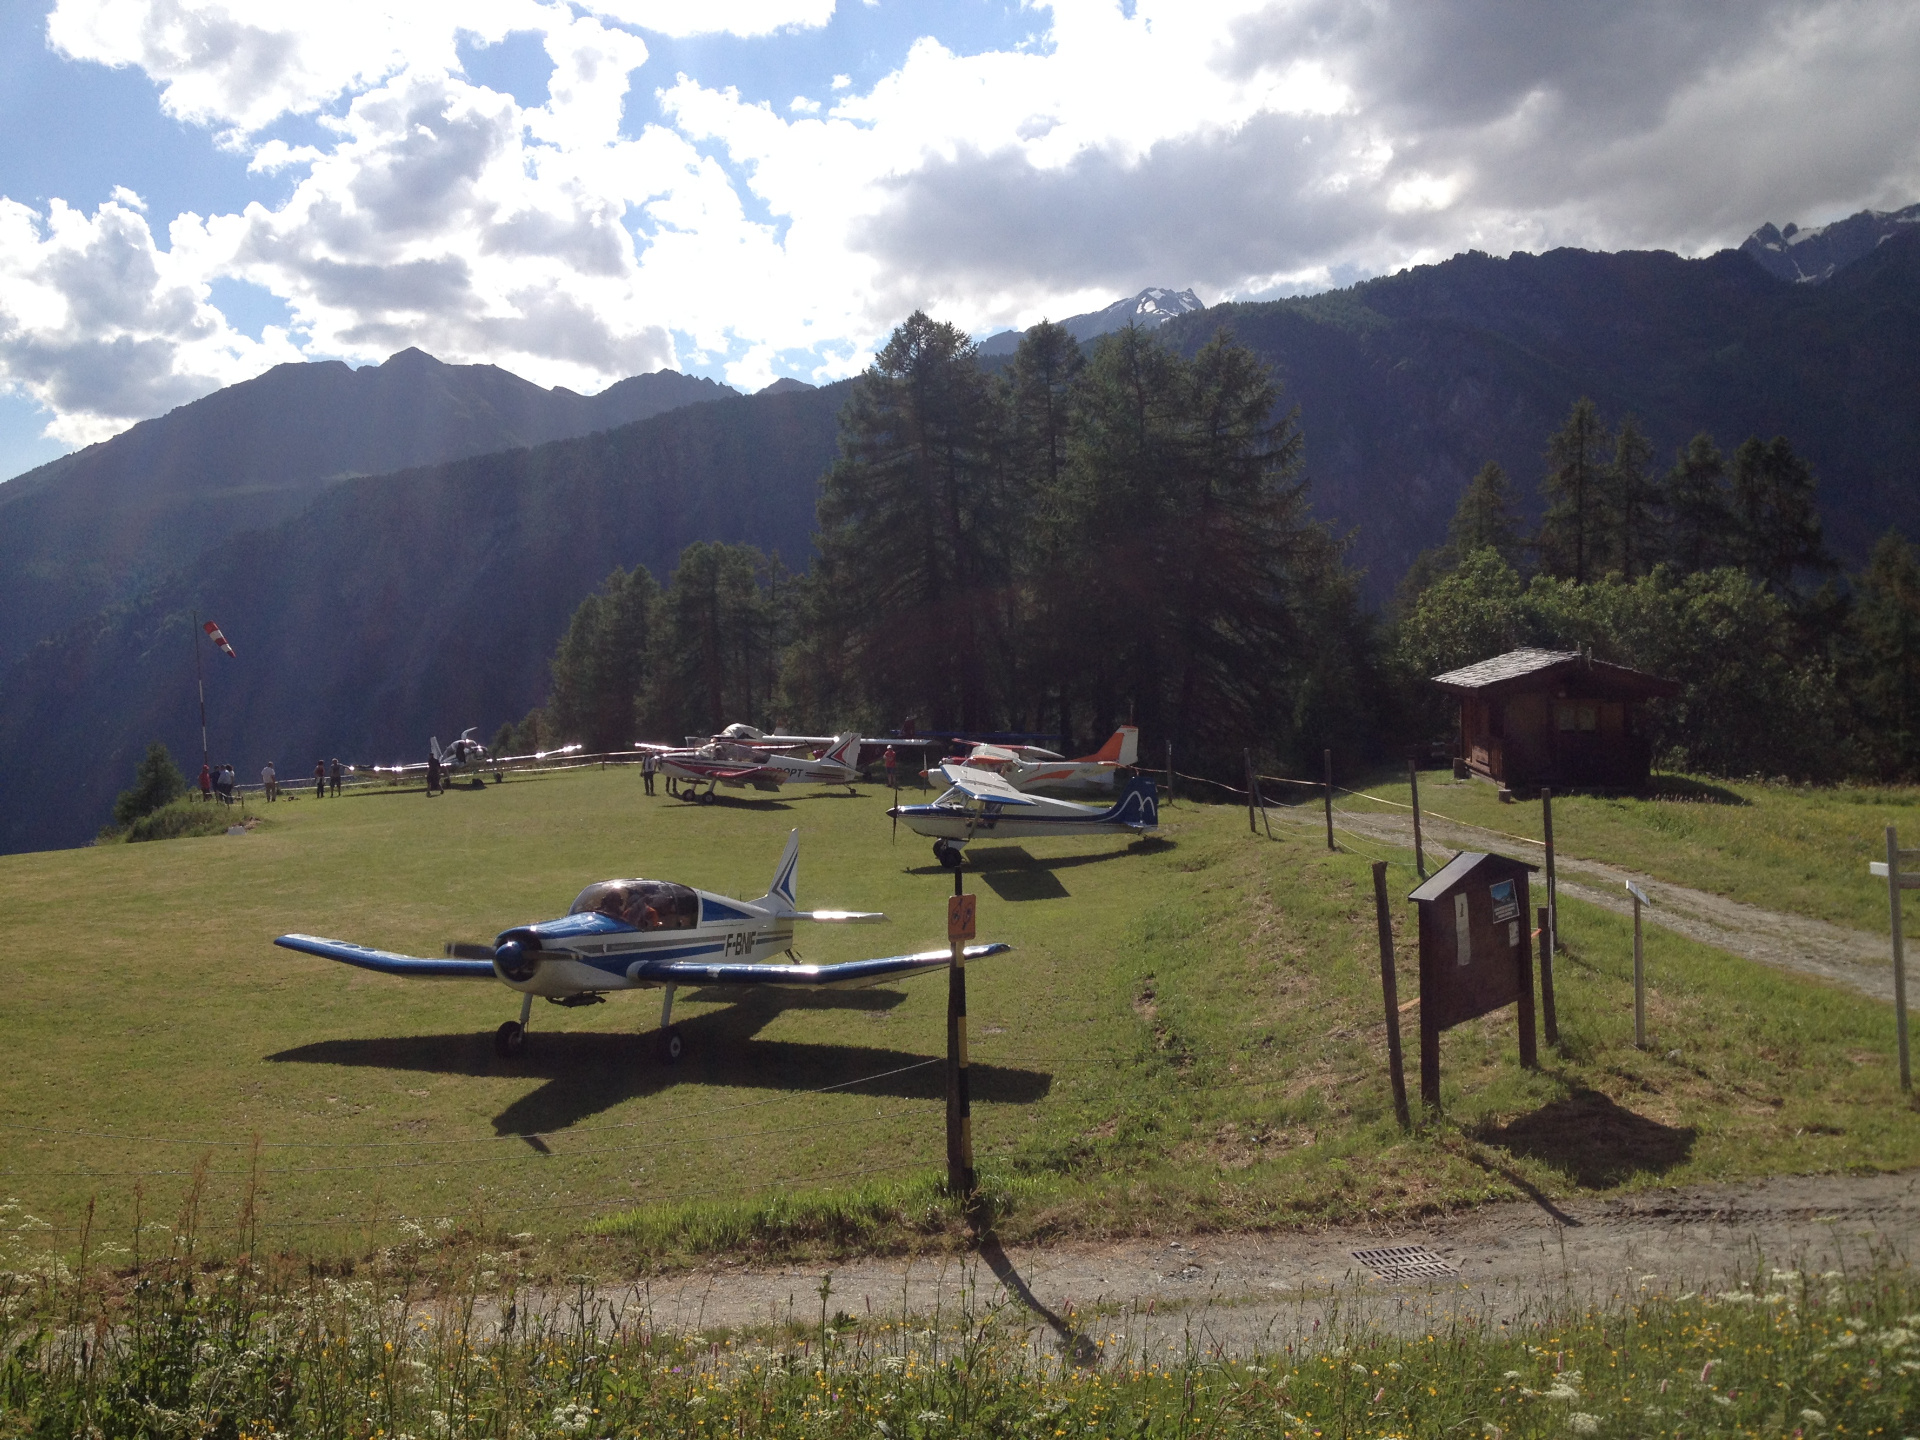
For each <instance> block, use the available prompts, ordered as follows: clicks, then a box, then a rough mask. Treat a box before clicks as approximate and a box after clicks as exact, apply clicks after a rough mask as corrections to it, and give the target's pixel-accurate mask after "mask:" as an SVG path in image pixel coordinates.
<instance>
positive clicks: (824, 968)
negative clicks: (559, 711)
mask: <svg viewBox="0 0 1920 1440" xmlns="http://www.w3.org/2000/svg"><path fill="white" fill-rule="evenodd" d="M799 867H800V832H799V831H798V830H795V831H793V832H792V833H791V834H790V835H788V837H787V848H786V851H785V853H783V854H782V855H781V857H780V868H779V869H778V870H776V871H774V876H773V883H772V885H770V886H769V887H768V888H767V893H766V894H765V895H762V896H761V897H760V898H759V899H758V900H735V899H733V898H731V897H730V896H726V895H715V894H713V893H711V892H709V891H706V890H695V889H693V888H692V887H690V886H686V885H676V884H673V883H671V882H670V881H665V880H602V881H600V882H599V883H598V884H595V885H589V886H588V887H587V888H586V889H584V890H582V891H581V892H580V893H579V895H577V896H575V897H574V901H573V904H572V905H571V906H570V907H569V908H568V910H567V913H566V914H565V915H564V916H562V917H561V918H560V919H558V920H543V921H541V922H539V923H538V924H534V925H516V926H515V927H513V928H512V929H511V930H503V931H501V932H500V934H499V935H498V936H497V937H496V938H495V940H494V943H493V944H492V945H449V946H447V954H446V956H445V958H443V959H438V960H428V959H422V958H420V957H418V956H413V955H396V954H394V953H393V952H391V951H388V950H372V949H369V948H368V947H366V946H364V945H354V944H352V943H350V942H348V941H345V940H328V939H324V938H323V937H321V936H318V935H282V936H280V937H279V938H278V939H277V940H275V941H274V942H273V943H274V944H276V945H281V946H284V947H285V948H287V949H289V950H299V951H303V952H304V953H306V954H308V955H318V956H321V957H322V958H324V959H327V960H339V961H341V962H343V963H345V964H348V965H358V966H360V967H361V968H362V969H365V970H378V971H380V972H381V973H383V974H387V975H408V976H418V977H425V978H438V979H453V980H496V979H497V980H499V981H501V982H502V983H503V984H505V985H507V986H508V987H509V988H511V989H514V990H517V991H519V992H520V994H521V996H522V997H523V998H522V1000H521V1002H520V1018H519V1019H518V1020H509V1021H507V1022H506V1023H505V1024H504V1025H502V1026H501V1027H500V1028H499V1030H497V1031H496V1032H495V1033H494V1037H493V1045H494V1049H495V1050H496V1051H498V1052H499V1054H500V1055H501V1056H503V1057H506V1058H511V1057H512V1056H514V1055H517V1054H519V1053H520V1050H521V1048H522V1047H523V1046H524V1045H525V1044H526V1036H527V1022H528V1020H529V1018H530V1017H531V1015H532V1012H533V1000H534V997H535V996H536V995H538V996H542V997H544V998H545V999H547V1000H549V1001H551V1002H553V1003H554V1004H556V1005H597V1004H599V1003H600V1002H601V1001H602V1000H604V999H606V997H607V993H608V992H609V991H613V990H653V989H664V990H665V991H666V998H665V1000H664V1002H663V1003H662V1004H661V1007H660V1035H661V1047H660V1048H661V1054H662V1057H663V1058H664V1059H665V1060H666V1061H667V1062H668V1063H669V1064H671V1063H672V1062H674V1061H676V1060H678V1059H679V1058H680V1053H681V1039H680V1032H679V1031H678V1030H676V1029H674V1028H673V997H674V992H675V991H676V990H678V989H679V987H680V986H682V985H701V986H719V987H736V988H738V989H740V990H741V991H742V992H743V993H744V992H745V991H747V990H752V989H757V988H761V987H765V986H783V987H788V988H798V989H808V990H860V989H865V988H866V987H867V986H870V985H879V984H882V983H884V982H886V981H888V980H898V979H904V978H905V977H907V976H909V975H919V974H923V973H925V972H926V971H929V970H938V969H941V968H943V967H944V966H946V965H947V963H948V961H949V959H950V958H951V952H950V951H948V950H947V949H944V948H942V949H939V950H922V951H919V952H917V953H915V954H912V955H889V956H885V957H883V958H881V959H877V960H849V961H846V962H844V963H842V964H839V965H802V964H800V963H798V962H797V961H793V963H773V956H775V955H778V954H780V953H782V952H784V953H785V954H786V955H787V956H788V959H789V961H792V959H793V924H794V921H796V920H814V921H823V922H827V923H839V924H849V923H852V924H858V923H861V922H866V921H878V920H885V919H886V918H887V917H886V916H885V915H882V914H880V913H878V912H877V911H862V910H802V909H800V908H799V905H798V902H797V901H796V899H795V898H794V892H795V884H796V876H797V874H798V871H799ZM1011 948H1012V947H1011V946H1009V945H1005V944H1000V943H992V944H984V945H969V946H967V948H966V957H967V959H969V960H977V959H982V958H984V957H986V956H988V955H1000V954H1004V953H1005V952H1006V951H1008V950H1010V949H1011Z"/></svg>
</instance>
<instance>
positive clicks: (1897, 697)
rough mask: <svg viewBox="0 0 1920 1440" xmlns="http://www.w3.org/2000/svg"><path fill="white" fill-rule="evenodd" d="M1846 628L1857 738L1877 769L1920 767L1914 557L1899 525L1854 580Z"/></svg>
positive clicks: (1918, 599) (1919, 597) (1912, 770)
mask: <svg viewBox="0 0 1920 1440" xmlns="http://www.w3.org/2000/svg"><path fill="white" fill-rule="evenodd" d="M1851 630H1852V637H1851V639H1852V644H1851V646H1850V649H1851V651H1852V654H1851V657H1850V658H1851V662H1852V663H1851V664H1850V666H1849V667H1848V668H1849V670H1850V671H1851V672H1852V673H1851V677H1850V678H1851V679H1852V686H1851V688H1852V690H1853V692H1854V695H1855V697H1856V700H1857V703H1858V705H1859V708H1860V715H1861V720H1862V722H1863V723H1862V725H1861V726H1860V731H1861V733H1860V734H1859V736H1858V738H1859V739H1860V740H1861V742H1862V743H1863V744H1864V746H1865V747H1866V749H1867V751H1868V753H1869V754H1871V755H1872V756H1873V757H1874V758H1875V759H1876V761H1877V762H1878V764H1879V766H1880V768H1881V769H1882V771H1883V772H1884V773H1887V774H1889V775H1892V776H1906V777H1911V776H1913V775H1915V774H1920V563H1917V562H1916V560H1915V558H1914V553H1913V547H1912V546H1910V545H1908V544H1907V542H1906V539H1905V537H1903V536H1902V535H1901V534H1900V533H1899V532H1898V531H1889V532H1888V533H1887V534H1886V535H1884V536H1882V537H1881V539H1880V543H1879V544H1877V545H1875V546H1874V547H1873V556H1872V558H1871V559H1870V560H1869V561H1868V562H1867V568H1866V572H1865V573H1864V574H1862V575H1861V576H1860V577H1859V579H1858V580H1857V581H1856V582H1855V584H1854V608H1853V617H1852V626H1851Z"/></svg>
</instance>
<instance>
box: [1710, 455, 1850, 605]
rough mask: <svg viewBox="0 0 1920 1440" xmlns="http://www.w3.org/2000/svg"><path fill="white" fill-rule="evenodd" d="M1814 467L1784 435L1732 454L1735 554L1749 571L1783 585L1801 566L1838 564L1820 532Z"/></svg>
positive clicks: (1766, 581)
mask: <svg viewBox="0 0 1920 1440" xmlns="http://www.w3.org/2000/svg"><path fill="white" fill-rule="evenodd" d="M1815 488H1816V487H1815V484H1814V478H1813V471H1812V469H1811V468H1810V467H1809V466H1808V464H1807V462H1806V461H1805V460H1803V459H1801V458H1800V457H1799V456H1798V455H1796V454H1794V452H1793V446H1792V445H1790V444H1789V443H1788V442H1787V438H1786V437H1785V436H1784V435H1777V436H1775V437H1774V438H1773V439H1772V440H1770V441H1767V442H1766V443H1764V444H1763V443H1761V440H1760V438H1759V437H1758V436H1754V437H1752V438H1750V439H1749V440H1747V441H1746V442H1745V443H1744V444H1743V445H1741V447H1740V448H1739V449H1738V450H1736V451H1734V454H1733V495H1732V500H1733V520H1734V534H1735V545H1736V552H1735V559H1736V561H1737V563H1739V564H1741V565H1744V566H1745V567H1746V570H1747V573H1748V574H1749V575H1752V576H1753V577H1754V578H1755V579H1756V580H1759V581H1760V582H1761V583H1763V584H1766V585H1770V586H1772V587H1773V588H1775V589H1776V590H1785V589H1787V588H1788V587H1789V586H1790V585H1791V584H1792V582H1793V577H1794V575H1795V574H1796V573H1797V572H1799V571H1801V570H1815V571H1827V570H1832V569H1833V568H1834V564H1833V558H1832V557H1831V556H1830V555H1828V554H1827V547H1826V543H1825V540H1824V538H1823V536H1822V534H1821V527H1820V511H1819V509H1818V508H1817V507H1816V505H1815V501H1814V491H1815Z"/></svg>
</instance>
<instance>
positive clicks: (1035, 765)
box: [926, 725, 1140, 790]
mask: <svg viewBox="0 0 1920 1440" xmlns="http://www.w3.org/2000/svg"><path fill="white" fill-rule="evenodd" d="M1139 760H1140V730H1139V727H1138V726H1135V725H1122V726H1121V727H1120V728H1119V729H1118V730H1116V731H1114V732H1113V734H1112V735H1110V736H1108V737H1107V743H1106V744H1104V745H1102V746H1101V747H1100V748H1099V749H1098V750H1096V751H1094V752H1093V754H1091V755H1082V756H1081V757H1080V758H1079V759H1077V760H1069V759H1067V758H1066V757H1065V756H1064V755H1056V754H1055V753H1054V752H1053V751H1051V750H1042V749H1041V748H1040V747H1039V746H1037V745H976V746H974V747H973V749H972V750H971V751H970V752H969V753H968V754H967V755H966V756H965V757H964V758H963V759H959V760H951V761H948V762H947V763H948V764H950V765H970V766H972V767H973V768H974V769H976V770H986V771H990V772H991V773H993V774H995V775H998V776H1000V777H1001V778H1002V779H1003V780H1005V781H1006V782H1007V783H1008V784H1009V785H1011V786H1013V788H1014V789H1016V790H1111V789H1113V782H1114V777H1115V775H1116V774H1117V773H1118V772H1119V771H1121V770H1128V769H1131V768H1133V767H1134V766H1135V765H1137V764H1138V763H1139ZM926 774H927V778H929V779H938V778H939V777H938V776H937V775H935V774H934V772H933V771H931V770H929V771H927V772H926Z"/></svg>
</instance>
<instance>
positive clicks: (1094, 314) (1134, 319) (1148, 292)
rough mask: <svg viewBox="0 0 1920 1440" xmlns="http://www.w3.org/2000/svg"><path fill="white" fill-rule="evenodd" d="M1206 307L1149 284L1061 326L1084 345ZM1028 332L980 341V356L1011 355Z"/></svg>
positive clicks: (1186, 292) (1188, 296)
mask: <svg viewBox="0 0 1920 1440" xmlns="http://www.w3.org/2000/svg"><path fill="white" fill-rule="evenodd" d="M1206 308H1207V307H1206V305H1205V304H1204V303H1203V302H1202V301H1201V299H1200V297H1199V296H1198V295H1196V294H1194V293H1193V291H1192V290H1169V289H1166V288H1165V287H1164V286H1159V285H1149V286H1148V287H1147V288H1146V289H1145V290H1142V291H1141V292H1140V293H1139V294H1138V295H1133V296H1130V297H1128V298H1127V299H1125V300H1116V301H1114V302H1113V303H1112V304H1111V305H1108V306H1105V307H1104V308H1102V309H1099V310H1091V311H1088V312H1087V313H1086V314H1085V315H1069V316H1068V317H1067V318H1066V319H1065V320H1062V321H1060V322H1058V323H1059V324H1060V325H1061V327H1062V328H1064V329H1065V330H1066V332H1067V333H1068V334H1069V335H1071V336H1073V338H1074V339H1076V340H1078V341H1080V342H1081V343H1082V344H1085V343H1086V342H1087V341H1089V340H1092V339H1095V338H1096V337H1098V336H1101V335H1111V334H1112V333H1113V332H1114V331H1116V330H1124V329H1126V328H1127V326H1129V325H1138V326H1140V327H1141V328H1142V329H1143V330H1157V329H1159V328H1160V327H1161V326H1162V325H1164V324H1166V323H1167V322H1168V321H1169V320H1172V319H1174V318H1175V317H1177V316H1180V315H1186V314H1190V313H1191V312H1193V311H1195V310H1204V309H1206ZM1025 333H1026V332H1025V331H1023V330H1002V331H1001V332H1000V333H999V334H997V335H989V336H988V337H987V338H986V339H985V340H982V341H981V342H980V353H981V354H982V355H989V356H990V355H1011V354H1013V352H1014V351H1016V350H1018V349H1019V348H1020V341H1021V338H1022V337H1023V336H1024V335H1025Z"/></svg>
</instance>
